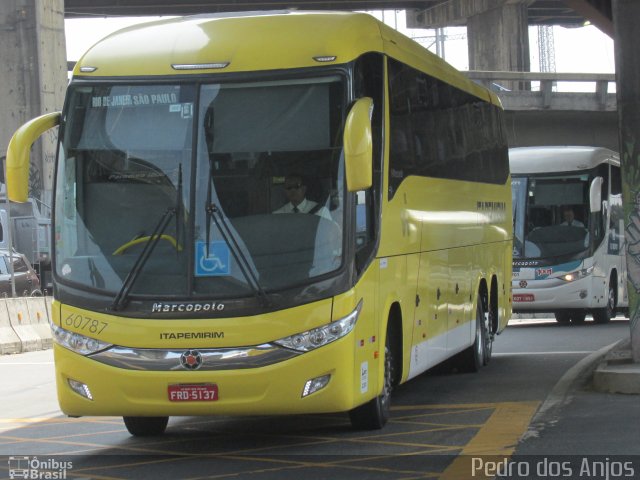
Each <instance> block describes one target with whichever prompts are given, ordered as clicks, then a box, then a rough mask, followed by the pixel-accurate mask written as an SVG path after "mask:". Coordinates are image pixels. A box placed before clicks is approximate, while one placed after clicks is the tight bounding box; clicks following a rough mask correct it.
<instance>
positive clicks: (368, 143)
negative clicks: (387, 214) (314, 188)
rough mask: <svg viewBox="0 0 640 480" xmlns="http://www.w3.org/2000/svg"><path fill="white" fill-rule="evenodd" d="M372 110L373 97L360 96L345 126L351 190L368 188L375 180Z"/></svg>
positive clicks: (347, 175) (347, 178)
mask: <svg viewBox="0 0 640 480" xmlns="http://www.w3.org/2000/svg"><path fill="white" fill-rule="evenodd" d="M372 111H373V99H372V98H369V97H363V98H360V99H359V100H358V101H356V103H355V104H354V105H353V107H351V111H350V112H349V115H347V121H346V123H345V126H344V162H345V171H346V181H347V190H348V191H350V192H357V191H358V190H366V189H367V188H370V187H371V185H372V182H373V172H372V170H373V136H372V133H371V112H372Z"/></svg>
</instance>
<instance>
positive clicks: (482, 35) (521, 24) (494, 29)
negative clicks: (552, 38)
mask: <svg viewBox="0 0 640 480" xmlns="http://www.w3.org/2000/svg"><path fill="white" fill-rule="evenodd" d="M532 3H534V2H533V0H479V1H474V2H468V1H466V0H452V1H448V2H441V3H439V4H438V5H436V6H434V7H432V8H429V9H427V10H424V11H414V12H412V13H409V14H408V15H407V26H408V27H411V28H436V27H442V26H447V25H465V24H466V26H467V38H468V43H467V44H468V50H469V69H470V70H486V71H494V72H528V71H530V60H529V57H530V55H529V33H528V27H529V18H528V8H529V6H530V5H531V4H532ZM505 87H506V88H508V89H509V90H516V89H517V90H526V89H528V84H527V83H517V82H508V84H507V85H505Z"/></svg>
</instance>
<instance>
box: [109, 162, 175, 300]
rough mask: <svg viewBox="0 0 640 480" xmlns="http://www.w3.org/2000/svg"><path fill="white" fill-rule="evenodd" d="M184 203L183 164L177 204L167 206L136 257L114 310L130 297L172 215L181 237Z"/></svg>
mask: <svg viewBox="0 0 640 480" xmlns="http://www.w3.org/2000/svg"><path fill="white" fill-rule="evenodd" d="M181 203H182V165H179V166H178V186H177V188H176V204H175V206H173V207H169V208H167V210H166V211H165V212H164V213H163V214H162V216H161V217H160V220H158V223H157V224H156V226H155V228H154V229H153V232H152V233H151V235H150V236H149V241H148V242H147V243H146V244H145V246H144V248H143V249H142V252H140V255H139V256H138V258H137V259H136V262H135V263H134V264H133V268H131V270H130V271H129V273H128V274H127V278H125V279H124V282H122V287H120V291H119V292H118V294H117V295H116V297H115V298H114V299H113V303H112V304H111V309H112V310H114V311H118V310H120V309H122V307H123V306H124V304H125V303H126V301H127V298H128V297H129V293H130V292H131V288H133V284H134V283H135V281H136V280H137V279H138V277H139V276H140V272H141V271H142V268H143V267H144V266H145V264H146V263H147V261H148V260H149V257H150V256H151V253H152V252H153V250H154V249H155V248H156V245H157V244H158V242H159V241H160V239H161V238H162V234H163V233H164V231H165V230H166V229H167V226H168V225H169V222H170V221H171V217H173V216H175V217H176V240H178V239H179V238H180V237H179V236H178V229H179V228H180V227H179V222H180V210H181V208H180V205H181ZM178 241H179V240H178ZM179 245H180V244H179V243H176V252H178V251H179V250H180V248H179Z"/></svg>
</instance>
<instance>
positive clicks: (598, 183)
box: [589, 177, 603, 213]
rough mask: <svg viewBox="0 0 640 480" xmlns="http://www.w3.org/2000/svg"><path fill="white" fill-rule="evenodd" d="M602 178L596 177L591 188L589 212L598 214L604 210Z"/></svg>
mask: <svg viewBox="0 0 640 480" xmlns="http://www.w3.org/2000/svg"><path fill="white" fill-rule="evenodd" d="M602 183H603V179H602V177H595V178H594V179H593V180H592V181H591V187H590V188H589V210H590V211H591V213H598V212H599V211H601V209H602Z"/></svg>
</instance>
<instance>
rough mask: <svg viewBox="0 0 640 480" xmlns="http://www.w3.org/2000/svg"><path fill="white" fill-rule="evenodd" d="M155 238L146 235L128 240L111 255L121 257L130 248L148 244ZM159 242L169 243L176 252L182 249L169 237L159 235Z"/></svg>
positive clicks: (154, 236)
mask: <svg viewBox="0 0 640 480" xmlns="http://www.w3.org/2000/svg"><path fill="white" fill-rule="evenodd" d="M156 237H157V235H153V236H152V235H147V236H146V237H138V238H134V239H133V240H130V241H128V242H127V243H124V244H122V245H120V246H119V247H118V248H116V250H115V251H114V252H113V253H112V254H111V255H122V254H123V253H124V252H125V250H128V249H130V248H131V247H134V246H136V245H139V244H141V243H146V242H149V241H151V240H152V239H154V238H156ZM160 240H165V241H167V242H169V243H170V244H171V245H172V246H173V248H175V249H176V250H177V251H178V252H179V251H181V250H182V247H181V246H180V245H178V241H177V240H176V239H175V238H174V237H172V236H171V235H167V234H162V235H160Z"/></svg>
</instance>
